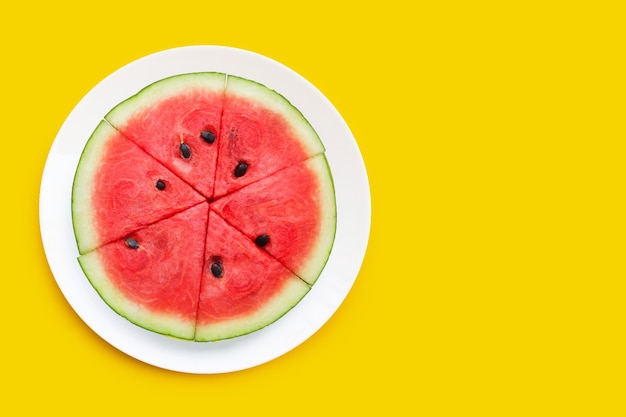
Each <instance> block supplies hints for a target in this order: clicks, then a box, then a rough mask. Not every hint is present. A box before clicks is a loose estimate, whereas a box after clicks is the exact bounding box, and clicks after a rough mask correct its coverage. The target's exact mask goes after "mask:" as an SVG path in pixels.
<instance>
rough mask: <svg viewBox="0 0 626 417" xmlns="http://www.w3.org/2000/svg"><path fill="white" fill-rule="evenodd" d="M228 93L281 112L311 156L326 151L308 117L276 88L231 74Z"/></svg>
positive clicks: (228, 77) (227, 84) (228, 79)
mask: <svg viewBox="0 0 626 417" xmlns="http://www.w3.org/2000/svg"><path fill="white" fill-rule="evenodd" d="M226 95H227V96H231V95H234V96H237V97H243V98H246V99H250V100H252V101H253V102H256V103H260V104H262V105H264V106H265V107H267V108H269V109H272V110H273V111H275V112H276V113H278V114H280V115H281V116H282V117H284V118H285V120H287V121H288V122H289V123H290V124H291V126H292V128H293V129H294V130H295V133H296V134H295V137H297V138H298V139H300V143H301V145H302V146H303V147H304V149H305V150H306V153H307V154H308V155H309V156H314V155H317V154H321V153H324V152H325V151H326V148H325V147H324V144H323V143H322V141H321V140H320V137H319V136H318V134H317V132H316V131H315V129H314V128H313V126H312V125H311V123H310V122H309V121H308V120H307V118H306V117H304V115H303V114H302V112H300V110H298V108H297V107H295V106H294V105H293V104H292V103H291V102H290V101H289V100H288V99H287V98H286V97H285V96H283V95H282V94H280V93H279V92H277V91H276V90H273V89H271V88H269V87H267V86H266V85H263V84H261V83H259V82H257V81H253V80H249V79H247V78H242V77H239V76H236V75H230V74H229V75H228V76H227V78H226ZM294 162H300V161H294Z"/></svg>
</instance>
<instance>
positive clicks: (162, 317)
mask: <svg viewBox="0 0 626 417" xmlns="http://www.w3.org/2000/svg"><path fill="white" fill-rule="evenodd" d="M78 263H79V264H80V267H81V269H82V270H83V272H84V274H85V276H86V277H87V279H88V280H89V282H90V283H91V285H92V287H93V288H94V289H95V290H96V292H97V293H98V295H99V296H100V298H102V300H103V301H104V302H105V303H106V304H107V305H108V306H109V307H110V308H111V309H112V310H113V311H115V312H116V313H117V314H119V315H120V316H122V317H123V318H125V319H126V320H128V321H129V322H131V323H133V324H135V325H137V326H139V327H142V328H144V329H146V330H149V331H152V332H155V333H159V334H162V335H166V336H172V337H175V338H177V339H184V340H193V336H194V332H195V322H193V321H185V320H180V319H177V318H176V316H172V315H167V314H162V313H158V312H155V311H152V310H148V309H146V308H143V307H141V306H140V305H138V304H136V303H133V302H132V301H131V300H130V299H128V297H126V296H124V295H123V294H122V293H121V292H120V291H119V290H117V289H116V288H115V286H114V285H113V284H112V283H111V281H110V279H109V278H108V275H107V272H106V270H105V268H104V266H103V265H102V262H101V260H100V257H99V255H98V252H97V251H92V252H89V253H86V254H84V255H81V256H79V257H78Z"/></svg>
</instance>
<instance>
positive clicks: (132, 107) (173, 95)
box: [105, 72, 226, 198]
mask: <svg viewBox="0 0 626 417" xmlns="http://www.w3.org/2000/svg"><path fill="white" fill-rule="evenodd" d="M225 80H226V75H225V74H221V73H212V72H205V73H191V74H182V75H177V76H173V77H169V78H165V79H163V80H160V81H157V82H155V83H153V84H151V85H149V86H148V87H146V88H144V89H143V90H141V91H140V92H138V93H137V94H136V95H134V96H133V97H130V98H129V99H127V100H125V101H123V102H122V103H120V104H118V105H117V106H116V107H115V108H113V109H112V110H111V111H110V112H109V113H108V114H107V115H106V116H105V119H106V120H107V121H109V122H110V123H111V124H112V125H113V126H115V127H116V128H117V129H118V130H120V131H121V132H122V133H123V134H124V135H125V136H127V137H128V138H129V139H130V140H132V141H133V142H135V143H136V144H137V145H139V147H141V148H142V149H144V150H145V151H146V152H148V153H149V154H150V155H152V156H153V157H154V158H156V159H157V160H159V161H160V162H161V163H163V165H165V166H166V167H168V168H169V169H170V170H172V171H173V172H175V173H176V174H177V175H178V176H180V177H181V178H182V179H183V180H185V181H186V182H188V183H189V184H190V185H192V186H193V187H194V188H195V189H196V190H198V191H199V192H200V193H202V194H203V195H204V196H205V197H206V198H211V197H212V195H213V181H214V177H215V164H216V160H217V149H218V143H217V142H218V138H219V136H220V123H221V117H222V105H223V96H224V86H225Z"/></svg>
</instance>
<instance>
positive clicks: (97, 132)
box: [72, 120, 114, 254]
mask: <svg viewBox="0 0 626 417" xmlns="http://www.w3.org/2000/svg"><path fill="white" fill-rule="evenodd" d="M112 129H113V130H114V128H113V127H112V126H111V125H109V123H107V122H106V121H104V120H102V121H101V122H100V123H99V124H98V126H97V127H96V128H95V129H94V131H93V132H92V134H91V136H90V137H89V139H88V140H87V143H86V144H85V147H84V148H83V152H82V154H81V156H80V160H79V163H78V167H77V168H76V174H75V175H74V181H73V184H72V225H73V227H74V236H75V238H76V244H77V246H78V252H79V253H80V254H83V253H86V252H88V251H91V250H93V249H95V248H96V247H97V246H99V245H100V244H101V242H99V241H98V234H97V231H96V227H95V225H96V221H95V219H94V218H93V213H94V212H95V210H94V208H93V204H92V203H93V202H92V200H91V196H92V195H93V186H94V178H95V176H96V173H97V169H98V164H97V161H98V159H99V158H100V155H102V154H103V151H104V147H105V146H106V144H107V140H108V138H109V136H110V133H111V131H112Z"/></svg>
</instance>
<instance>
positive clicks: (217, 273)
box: [211, 261, 224, 278]
mask: <svg viewBox="0 0 626 417" xmlns="http://www.w3.org/2000/svg"><path fill="white" fill-rule="evenodd" d="M211 273H212V274H213V276H214V277H215V278H222V275H224V269H223V268H222V262H220V261H218V262H213V263H212V264H211Z"/></svg>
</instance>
